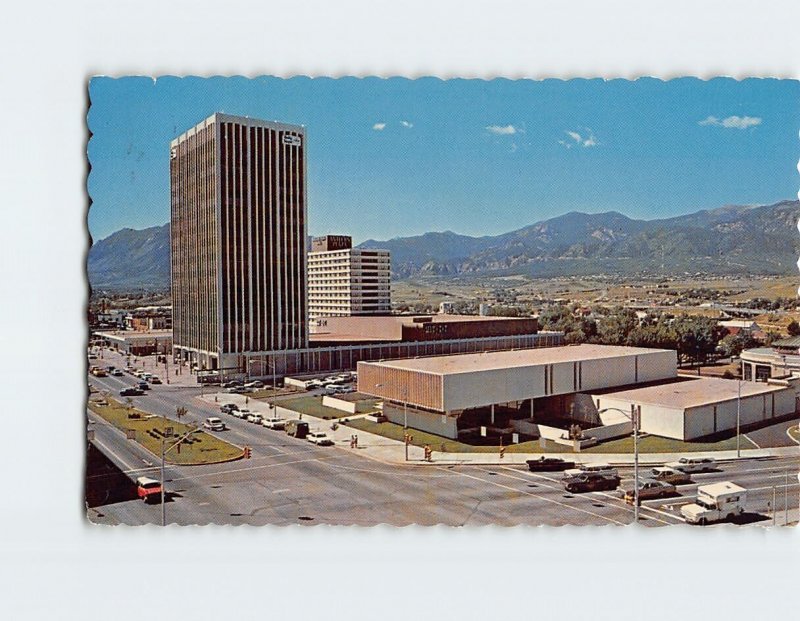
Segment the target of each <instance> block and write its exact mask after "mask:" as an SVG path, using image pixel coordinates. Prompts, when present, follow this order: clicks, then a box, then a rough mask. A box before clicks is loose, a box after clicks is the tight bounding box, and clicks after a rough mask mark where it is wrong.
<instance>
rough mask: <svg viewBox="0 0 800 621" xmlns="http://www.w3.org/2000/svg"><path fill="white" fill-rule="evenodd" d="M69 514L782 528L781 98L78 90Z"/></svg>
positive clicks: (793, 437) (726, 93) (195, 520)
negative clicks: (79, 351) (81, 155)
mask: <svg viewBox="0 0 800 621" xmlns="http://www.w3.org/2000/svg"><path fill="white" fill-rule="evenodd" d="M88 89H89V97H90V106H89V110H88V116H87V125H88V131H89V135H90V139H89V142H88V154H87V157H88V163H89V174H88V179H87V187H88V194H89V197H90V206H89V210H88V222H87V225H88V229H89V233H90V237H91V246H90V248H89V251H88V257H87V265H86V269H87V282H88V285H89V307H88V317H87V334H88V337H87V343H88V349H87V352H86V355H87V357H88V359H87V388H88V390H87V402H86V409H85V413H84V414H85V416H86V422H87V425H86V428H87V434H86V449H87V459H86V486H85V502H86V515H87V519H88V520H89V521H90V522H92V523H95V524H102V525H120V524H124V525H143V524H155V525H168V524H178V525H194V524H232V525H238V524H251V525H290V524H329V525H359V526H372V525H378V524H388V525H394V526H404V525H409V524H416V525H439V524H441V525H447V526H472V525H486V524H494V525H503V526H514V525H521V524H524V525H534V526H545V525H546V526H562V525H595V526H596V525H617V526H625V525H631V524H636V525H638V526H639V527H664V526H679V527H682V528H730V527H732V526H739V527H747V528H759V527H777V526H787V525H796V524H797V522H798V518H800V509H799V508H798V493H799V492H800V481H799V480H798V476H799V475H798V470H800V428H799V427H798V421H800V302H798V299H797V298H798V284H800V282H799V281H800V277H799V276H800V274H798V256H799V255H800V235H798V220H799V219H800V201H798V200H797V196H798V185H799V184H798V173H797V162H798V159H800V158H798V153H800V149H798V135H799V131H800V116H798V110H799V109H800V82H798V81H795V80H779V79H746V80H741V81H739V80H733V79H727V78H717V79H713V80H707V81H705V80H699V79H694V78H681V79H675V80H670V81H662V80H657V79H650V78H642V79H638V80H602V79H571V80H551V79H549V80H507V79H494V80H464V79H450V80H440V79H436V78H421V79H406V78H391V79H382V78H337V79H334V78H308V77H295V78H288V79H284V78H275V77H262V78H254V79H246V78H233V77H231V78H227V77H214V78H197V77H183V78H181V77H163V78H162V77H158V78H156V79H154V78H151V77H133V76H131V77H121V78H109V77H96V78H93V79H91V80H90V82H89V85H88Z"/></svg>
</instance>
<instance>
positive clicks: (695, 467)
mask: <svg viewBox="0 0 800 621" xmlns="http://www.w3.org/2000/svg"><path fill="white" fill-rule="evenodd" d="M664 465H665V466H667V467H668V468H674V469H675V470H680V471H681V472H687V473H692V472H708V471H709V470H716V468H717V461H716V460H715V459H714V458H713V457H681V458H680V459H679V460H678V461H673V462H670V463H668V464H664Z"/></svg>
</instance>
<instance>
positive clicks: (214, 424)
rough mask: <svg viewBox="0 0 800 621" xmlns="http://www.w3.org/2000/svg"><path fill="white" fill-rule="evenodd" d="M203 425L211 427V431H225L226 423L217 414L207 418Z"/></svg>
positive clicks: (207, 427)
mask: <svg viewBox="0 0 800 621" xmlns="http://www.w3.org/2000/svg"><path fill="white" fill-rule="evenodd" d="M203 427H205V428H206V429H210V430H211V431H225V423H223V422H222V420H221V419H219V418H217V417H216V416H212V417H210V418H207V419H206V420H205V422H204V423H203Z"/></svg>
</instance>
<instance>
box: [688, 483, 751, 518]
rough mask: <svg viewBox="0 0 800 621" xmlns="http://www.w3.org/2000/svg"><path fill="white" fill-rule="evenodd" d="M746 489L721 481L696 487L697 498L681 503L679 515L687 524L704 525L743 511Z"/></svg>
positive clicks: (734, 515)
mask: <svg viewBox="0 0 800 621" xmlns="http://www.w3.org/2000/svg"><path fill="white" fill-rule="evenodd" d="M746 502H747V490H746V489H745V488H744V487H741V486H739V485H736V483H731V482H730V481H723V482H722V483H712V484H710V485H700V486H698V488H697V500H695V502H693V503H691V504H688V505H683V506H682V507H681V515H682V516H683V518H684V519H685V520H686V522H687V523H689V524H700V525H701V526H705V525H706V524H709V523H711V522H719V521H721V520H727V519H729V518H732V517H736V516H738V515H741V514H742V513H744V507H745V503H746Z"/></svg>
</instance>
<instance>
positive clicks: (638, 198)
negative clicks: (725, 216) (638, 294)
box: [88, 78, 800, 243]
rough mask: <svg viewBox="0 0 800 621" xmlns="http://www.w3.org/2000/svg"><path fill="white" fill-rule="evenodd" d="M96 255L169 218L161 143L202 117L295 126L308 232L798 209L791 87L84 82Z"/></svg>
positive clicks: (376, 232) (482, 229)
mask: <svg viewBox="0 0 800 621" xmlns="http://www.w3.org/2000/svg"><path fill="white" fill-rule="evenodd" d="M89 90H90V97H91V107H90V110H89V115H88V122H89V129H90V130H91V132H92V138H91V140H90V142H89V160H90V163H91V166H92V168H91V172H90V175H89V193H90V195H91V198H92V201H93V203H92V207H91V209H90V212H89V229H90V232H91V234H92V236H93V237H94V239H102V238H104V237H107V236H108V235H110V234H111V233H113V232H114V231H116V230H118V229H120V228H124V227H130V228H137V229H139V228H145V227H148V226H155V225H161V224H164V223H165V222H167V221H168V220H169V172H168V171H169V168H168V163H169V142H170V140H171V139H172V138H174V137H175V136H177V135H178V134H180V133H182V132H183V131H185V130H186V129H188V128H189V127H191V126H193V125H195V124H196V123H197V122H199V121H200V120H202V119H204V118H205V117H207V116H209V115H210V114H212V113H213V112H217V111H221V112H227V113H230V114H241V115H247V116H251V117H257V118H263V119H267V120H279V121H284V122H289V123H297V124H302V125H305V126H306V131H307V157H308V190H309V197H308V211H309V233H310V234H312V235H322V234H326V233H341V234H350V235H352V236H353V237H354V240H355V241H356V242H357V243H358V242H361V241H363V240H365V239H368V238H374V239H388V238H391V237H396V236H406V235H414V234H420V233H423V232H426V231H443V230H452V231H456V232H458V233H463V234H468V235H490V234H497V233H502V232H506V231H510V230H513V229H516V228H520V227H523V226H525V225H527V224H531V223H533V222H536V221H539V220H543V219H546V218H550V217H553V216H556V215H559V214H563V213H566V212H568V211H585V212H590V213H596V212H602V211H610V210H616V211H620V212H622V213H624V214H626V215H628V216H630V217H633V218H645V219H652V218H661V217H669V216H673V215H678V214H682V213H689V212H693V211H697V210H698V209H708V208H715V207H720V206H722V205H727V204H764V203H771V202H776V201H779V200H783V199H792V198H795V197H796V195H797V189H798V186H800V183H799V182H798V181H799V178H798V175H797V161H798V158H799V157H800V149H799V148H798V147H799V146H800V143H798V130H800V82H796V81H788V80H784V81H780V80H755V79H752V80H744V81H735V80H730V79H715V80H711V81H701V80H696V79H680V80H672V81H669V82H662V81H660V80H653V79H641V80H637V81H624V80H612V81H602V80H570V81H559V80H545V81H530V80H521V81H514V80H505V79H502V80H491V81H483V80H449V81H442V80H438V79H433V78H424V79H419V80H407V79H403V78H392V79H380V78H368V79H357V78H344V79H338V80H335V79H328V78H315V79H310V78H292V79H288V80H284V79H278V78H258V79H252V80H251V79H246V78H211V79H202V78H160V79H158V80H157V81H153V80H152V79H149V78H121V79H112V78H94V79H92V80H91V83H90V88H89Z"/></svg>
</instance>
